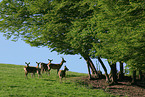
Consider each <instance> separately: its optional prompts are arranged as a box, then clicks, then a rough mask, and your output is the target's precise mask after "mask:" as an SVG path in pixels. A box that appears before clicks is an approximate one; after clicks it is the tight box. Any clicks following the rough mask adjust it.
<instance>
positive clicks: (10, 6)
mask: <svg viewBox="0 0 145 97" xmlns="http://www.w3.org/2000/svg"><path fill="white" fill-rule="evenodd" d="M93 10H94V9H93V7H92V3H91V2H90V1H89V0H88V1H85V2H83V3H82V2H81V0H31V1H30V0H29V1H28V0H5V1H2V2H1V4H0V12H1V15H0V16H1V21H0V30H1V32H4V35H5V36H6V37H7V38H8V39H10V38H12V40H14V41H17V39H18V38H19V37H21V38H22V40H24V41H25V42H26V43H28V44H30V45H31V46H36V47H41V46H46V47H48V48H50V49H51V50H52V51H57V52H59V53H63V54H72V55H74V54H80V55H81V56H82V57H83V58H84V59H85V60H86V62H87V64H88V68H89V67H90V68H91V70H92V72H93V73H95V74H97V71H96V69H95V67H94V64H93V62H92V61H91V59H90V56H89V51H90V49H91V47H92V44H90V42H89V41H90V40H89V39H90V37H89V36H88V37H84V36H83V35H82V33H81V31H82V30H83V29H84V28H85V27H86V26H87V22H85V20H87V19H88V20H89V18H90V17H91V15H92V14H93ZM76 23H78V24H81V23H83V24H82V25H80V26H79V27H80V28H79V27H77V25H78V24H77V25H76ZM90 77H91V76H90Z"/></svg>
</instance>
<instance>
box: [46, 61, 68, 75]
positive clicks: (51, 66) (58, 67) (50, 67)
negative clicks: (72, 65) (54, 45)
mask: <svg viewBox="0 0 145 97" xmlns="http://www.w3.org/2000/svg"><path fill="white" fill-rule="evenodd" d="M65 62H66V61H65V60H64V58H62V61H61V63H60V64H53V63H48V65H47V66H48V75H50V70H51V69H57V74H58V71H59V69H60V68H61V66H62V65H63V63H65Z"/></svg>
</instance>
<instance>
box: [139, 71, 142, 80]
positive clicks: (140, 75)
mask: <svg viewBox="0 0 145 97" xmlns="http://www.w3.org/2000/svg"><path fill="white" fill-rule="evenodd" d="M142 76H143V75H142V71H141V70H139V80H140V81H142Z"/></svg>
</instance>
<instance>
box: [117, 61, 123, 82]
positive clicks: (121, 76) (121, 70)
mask: <svg viewBox="0 0 145 97" xmlns="http://www.w3.org/2000/svg"><path fill="white" fill-rule="evenodd" d="M118 78H119V80H120V81H122V80H123V78H124V73H123V63H122V62H120V72H119V77H118Z"/></svg>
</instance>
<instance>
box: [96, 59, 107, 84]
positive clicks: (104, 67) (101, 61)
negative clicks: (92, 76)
mask: <svg viewBox="0 0 145 97" xmlns="http://www.w3.org/2000/svg"><path fill="white" fill-rule="evenodd" d="M98 60H99V62H100V63H101V65H102V67H103V69H104V71H105V76H106V82H110V78H109V75H108V73H107V69H106V67H105V65H104V63H103V61H102V60H101V58H100V57H98Z"/></svg>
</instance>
